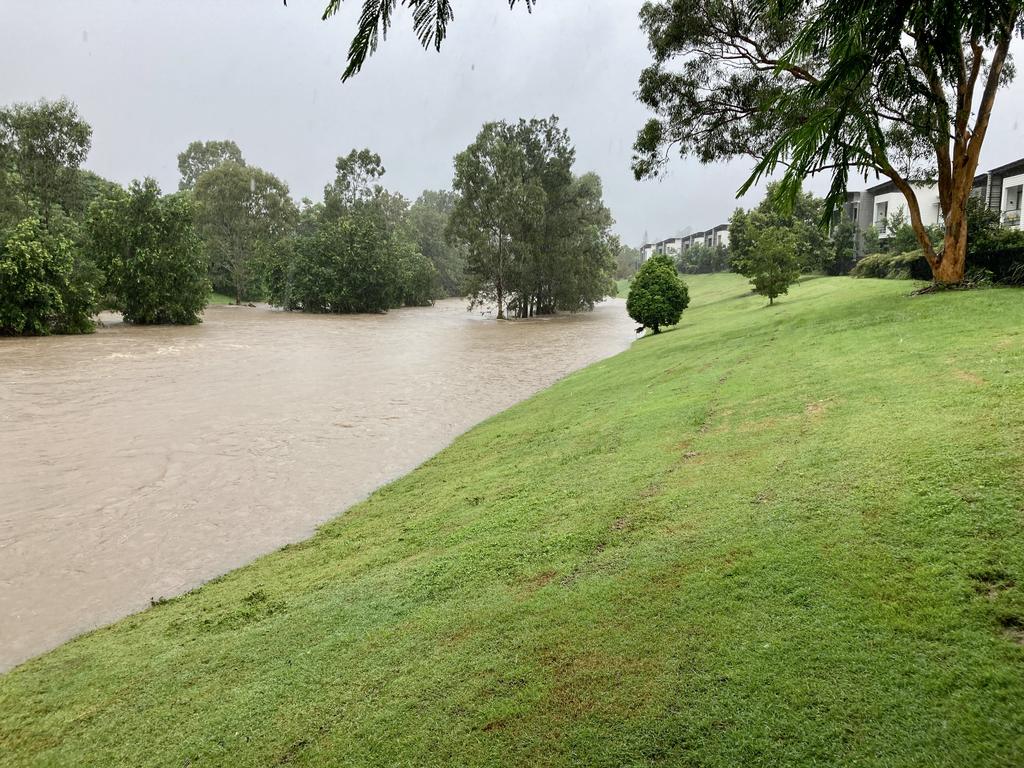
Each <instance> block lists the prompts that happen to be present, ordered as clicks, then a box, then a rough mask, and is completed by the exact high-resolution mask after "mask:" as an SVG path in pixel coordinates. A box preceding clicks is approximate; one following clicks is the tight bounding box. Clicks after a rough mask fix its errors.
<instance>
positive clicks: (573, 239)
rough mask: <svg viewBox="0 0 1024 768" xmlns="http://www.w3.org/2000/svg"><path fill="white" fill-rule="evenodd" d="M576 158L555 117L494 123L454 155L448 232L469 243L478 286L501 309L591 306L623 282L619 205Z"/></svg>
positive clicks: (469, 272) (521, 312)
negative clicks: (616, 226) (615, 227)
mask: <svg viewBox="0 0 1024 768" xmlns="http://www.w3.org/2000/svg"><path fill="white" fill-rule="evenodd" d="M574 160H575V150H574V149H573V147H572V144H571V142H570V140H569V135H568V133H567V132H566V131H565V130H564V129H562V128H560V127H559V126H558V118H556V117H551V118H548V119H545V120H529V121H527V120H520V121H519V123H518V124H509V123H506V122H499V123H487V124H485V125H484V126H483V128H482V129H481V131H480V133H479V134H478V136H477V138H476V140H475V141H474V142H473V143H472V144H471V145H470V146H469V147H467V148H466V149H465V150H464V151H463V152H460V153H459V154H458V155H457V156H456V158H455V182H454V187H455V190H456V192H457V194H458V201H457V203H456V205H455V209H454V211H453V212H452V216H451V220H450V223H449V234H450V236H451V237H452V239H454V240H455V241H457V242H459V243H461V244H462V245H464V246H465V248H466V250H467V265H466V278H467V288H468V290H469V293H470V296H471V297H472V299H473V301H474V302H476V303H479V302H485V301H494V302H496V303H497V305H498V318H499V319H501V318H504V317H505V312H506V310H510V311H511V312H512V314H514V315H515V316H518V317H530V316H533V315H537V314H541V315H543V314H551V313H553V312H555V311H570V312H575V311H578V310H586V309H592V308H593V306H594V303H595V302H596V301H599V300H600V299H602V298H604V297H605V296H608V295H610V294H611V293H612V292H613V291H614V284H613V282H612V279H611V275H612V273H613V272H614V270H615V262H614V259H613V256H612V252H611V245H612V240H611V234H610V231H609V228H610V227H611V223H612V219H611V214H610V213H609V211H608V209H607V208H606V207H605V205H604V203H603V201H602V191H601V182H600V179H599V178H598V177H597V176H596V175H594V174H584V175H583V176H580V177H576V176H574V175H573V173H572V165H573V162H574Z"/></svg>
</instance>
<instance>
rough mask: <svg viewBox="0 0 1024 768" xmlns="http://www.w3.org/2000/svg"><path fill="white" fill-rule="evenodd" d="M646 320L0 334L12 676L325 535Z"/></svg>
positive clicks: (220, 315) (0, 571)
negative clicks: (381, 489)
mask: <svg viewBox="0 0 1024 768" xmlns="http://www.w3.org/2000/svg"><path fill="white" fill-rule="evenodd" d="M633 329H634V323H633V322H632V321H630V320H629V318H628V317H627V316H626V312H625V303H624V302H623V301H621V300H611V301H608V302H605V303H603V304H601V305H599V306H598V307H597V309H596V310H595V311H594V312H592V313H584V314H580V315H573V316H558V317H552V318H542V319H536V320H517V321H514V322H507V323H499V322H496V321H495V320H493V319H491V318H488V317H483V316H481V315H480V314H479V313H478V312H472V313H468V312H466V311H465V303H464V302H462V301H459V300H449V301H443V302H439V303H438V304H437V305H436V306H434V307H426V308H416V309H402V310H397V311H392V312H389V313H388V314H386V315H355V316H344V317H338V316H324V315H319V316H318V315H302V314H297V313H286V312H278V311H272V310H269V309H266V308H248V307H224V306H214V307H210V308H208V309H207V311H206V314H205V319H204V322H203V323H202V324H201V325H197V326H187V327H182V326H176V327H171V326H168V327H150V328H145V327H133V326H130V325H126V324H123V323H120V322H108V324H107V325H106V326H105V327H103V328H101V329H100V330H98V331H97V332H96V333H95V334H92V335H89V336H63V337H49V338H36V339H0V670H4V669H8V668H10V667H11V666H13V665H15V664H17V663H19V662H21V661H23V660H25V659H27V658H29V657H31V656H34V655H36V654H38V653H41V652H43V651H46V650H48V649H50V648H53V647H55V646H56V645H58V644H60V643H61V642H64V641H65V640H68V639H69V638H71V637H74V636H75V635H77V634H80V633H81V632H83V631H86V630H89V629H92V628H94V627H97V626H101V625H104V624H107V623H110V622H111V621H114V620H116V619H118V618H120V617H122V616H125V615H127V614H129V613H132V612H134V611H137V610H139V609H141V608H144V607H145V606H147V605H148V604H149V602H150V600H151V599H153V598H160V597H169V596H172V595H177V594H180V593H182V592H184V591H187V590H189V589H191V588H193V587H195V586H197V585H199V584H201V583H203V582H204V581H207V580H209V579H210V578H213V577H214V576H217V575H219V574H221V573H224V572H226V571H228V570H231V569H232V568H235V567H237V566H239V565H242V564H244V563H246V562H249V561H250V560H252V559H253V558H255V557H257V556H258V555H260V554H263V553H265V552H269V551H272V550H274V549H277V548H278V547H280V546H282V545H284V544H285V543H287V542H292V541H297V540H301V539H303V538H306V537H308V536H309V535H310V534H311V533H312V532H313V531H314V530H315V529H316V527H317V525H319V524H320V523H322V522H324V521H325V520H327V519H328V518H330V517H333V516H334V515H337V514H338V513H340V512H342V511H343V510H344V509H345V508H346V507H348V506H350V505H351V504H353V503H354V502H356V501H358V500H360V499H362V498H364V497H365V496H367V495H368V494H369V493H370V492H371V491H372V490H373V489H374V488H376V487H378V486H380V485H381V484H383V483H385V482H387V481H389V480H391V479H394V478H395V477H398V476H399V475H402V474H403V473H405V472H408V471H409V470H411V469H413V468H414V467H415V466H417V465H418V464H420V463H421V462H423V461H424V460H425V459H427V458H429V457H430V456H431V455H433V454H435V453H436V452H437V451H439V450H441V449H442V448H444V447H445V446H446V445H447V444H448V443H450V442H451V440H452V439H453V438H454V437H455V436H457V435H458V434H460V433H462V432H464V431H465V430H466V429H468V428H469V427H471V426H472V425H473V424H476V423H477V422H479V421H481V420H483V419H484V418H486V417H488V416H490V415H493V414H495V413H497V412H499V411H501V410H503V409H505V408H507V407H508V406H510V405H512V404H513V403H515V402H518V401H519V400H522V399H524V398H526V397H528V396H529V395H531V394H533V393H534V392H536V391H538V390H540V389H542V388H544V387H546V386H548V385H549V384H551V383H552V382H554V381H556V380H557V379H559V378H561V377H563V376H565V375H566V374H568V373H570V372H571V371H573V370H576V369H578V368H581V367H583V366H585V365H587V364H589V363H591V362H594V361H596V360H599V359H602V358H604V357H608V356H610V355H612V354H615V353H616V352H619V351H621V350H623V349H625V348H626V347H627V346H628V345H629V343H630V341H631V340H632V339H633V338H634V335H633Z"/></svg>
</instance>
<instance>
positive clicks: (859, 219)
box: [640, 158, 1024, 261]
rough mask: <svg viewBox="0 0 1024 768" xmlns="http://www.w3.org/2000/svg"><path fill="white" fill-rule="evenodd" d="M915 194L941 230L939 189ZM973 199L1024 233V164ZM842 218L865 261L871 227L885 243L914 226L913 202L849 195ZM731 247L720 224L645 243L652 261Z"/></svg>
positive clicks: (984, 176)
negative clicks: (897, 230) (895, 227)
mask: <svg viewBox="0 0 1024 768" xmlns="http://www.w3.org/2000/svg"><path fill="white" fill-rule="evenodd" d="M912 186H913V188H914V193H915V195H916V196H917V202H918V205H919V206H920V208H921V218H922V220H923V221H924V223H925V225H926V226H930V225H941V224H942V223H943V220H942V210H941V207H940V205H939V191H938V187H937V186H936V185H935V184H914V185H912ZM971 194H972V195H975V196H977V197H979V198H981V199H982V200H984V201H985V202H986V204H987V205H988V207H989V208H990V209H992V210H994V211H999V219H1000V221H1001V222H1002V224H1003V226H1006V227H1017V228H1024V220H1022V216H1021V206H1022V204H1024V158H1021V159H1020V160H1015V161H1013V162H1012V163H1007V164H1006V165H1001V166H999V167H998V168H993V169H992V170H990V171H986V172H985V173H981V174H978V175H977V176H976V177H975V178H974V187H973V189H972V190H971ZM840 215H842V216H845V217H846V218H847V219H850V220H852V221H855V222H856V223H857V253H858V255H859V256H860V255H863V246H864V233H865V232H866V231H867V230H868V229H869V228H871V227H874V228H875V230H876V231H877V232H878V236H879V239H881V240H885V239H886V238H888V237H891V236H892V233H891V232H890V231H889V224H890V222H891V221H892V219H894V218H896V219H898V218H901V217H902V218H903V219H905V220H907V221H909V218H910V217H909V214H908V213H907V200H906V198H905V197H904V196H903V193H902V192H900V191H899V190H898V189H897V188H896V185H895V184H894V183H893V182H891V181H886V182H883V183H881V184H876V185H875V186H873V187H868V188H867V189H865V190H863V191H861V192H848V193H847V194H846V204H845V205H844V206H843V210H842V212H841V213H839V212H837V214H836V218H835V219H834V223H838V217H839V216H840ZM697 244H701V245H723V246H728V245H729V225H728V224H719V225H718V226H716V227H712V228H711V229H707V230H704V231H703V232H692V233H690V234H688V235H681V236H677V237H669V238H666V239H664V240H659V241H658V242H656V243H644V245H643V246H642V247H641V249H640V252H641V254H642V255H643V260H644V261H647V259H649V258H650V257H651V256H652V255H653V254H655V253H665V254H670V255H673V256H678V255H679V254H681V253H683V252H685V251H686V249H688V248H692V247H693V246H694V245H697Z"/></svg>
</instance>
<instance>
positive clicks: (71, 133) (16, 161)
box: [0, 99, 92, 219]
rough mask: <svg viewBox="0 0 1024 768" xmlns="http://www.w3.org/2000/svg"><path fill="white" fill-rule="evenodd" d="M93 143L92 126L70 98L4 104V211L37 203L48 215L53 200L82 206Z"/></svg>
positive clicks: (0, 153) (0, 188)
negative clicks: (82, 175) (82, 176)
mask: <svg viewBox="0 0 1024 768" xmlns="http://www.w3.org/2000/svg"><path fill="white" fill-rule="evenodd" d="M91 146H92V128H91V127H90V126H89V124H88V123H86V122H85V121H84V120H83V119H82V118H81V117H80V116H79V114H78V108H77V107H76V106H75V105H74V104H73V103H72V102H70V101H68V100H67V99H58V100H57V101H46V100H45V99H43V100H41V101H38V102H36V103H34V104H14V105H11V106H9V107H4V108H2V109H0V176H2V178H0V197H2V198H3V199H0V210H3V209H7V210H11V209H15V208H19V209H21V212H22V213H24V212H25V211H24V206H25V205H28V206H34V207H35V208H37V209H38V212H39V214H40V215H42V216H43V218H44V219H45V218H48V217H49V216H50V214H51V210H50V209H51V207H52V206H54V205H59V206H61V207H63V208H64V209H65V210H70V209H72V208H75V207H77V206H78V204H79V202H80V200H79V193H80V192H81V188H80V186H79V170H78V169H79V166H80V165H81V164H82V162H83V161H84V160H85V158H86V156H87V155H88V154H89V148H90V147H91ZM14 196H20V197H21V200H20V204H16V203H15V201H14V200H13V198H14Z"/></svg>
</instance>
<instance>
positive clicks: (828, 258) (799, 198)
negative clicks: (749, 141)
mask: <svg viewBox="0 0 1024 768" xmlns="http://www.w3.org/2000/svg"><path fill="white" fill-rule="evenodd" d="M780 195H781V190H780V187H779V185H778V184H777V183H772V184H769V185H768V189H767V192H766V194H765V197H764V199H763V200H762V201H761V203H760V204H759V205H758V206H757V207H756V208H754V209H752V210H751V211H748V212H744V211H743V210H742V209H739V208H738V209H736V211H735V212H734V213H733V215H732V218H731V219H730V222H729V253H730V257H729V258H730V260H731V265H732V269H733V271H735V272H739V273H740V274H745V272H744V269H745V266H744V262H745V260H747V259H748V258H749V257H750V256H751V254H753V253H754V251H755V250H756V245H755V241H756V239H757V236H758V234H759V233H760V232H762V231H763V230H764V229H766V228H769V227H777V228H781V229H785V230H787V231H789V232H790V233H791V234H792V235H793V252H794V255H795V258H796V263H797V266H798V268H799V269H800V270H801V271H803V272H823V271H825V270H826V269H828V267H829V265H830V264H831V263H832V260H833V256H834V253H833V251H834V247H833V245H832V244H831V243H830V242H829V239H828V236H827V234H826V232H825V230H824V228H823V226H822V223H821V217H822V211H823V210H824V201H822V199H821V198H819V197H815V196H814V195H812V194H811V193H809V192H801V193H799V194H797V195H796V197H795V198H793V200H792V204H791V205H790V206H789V207H788V209H787V207H786V206H783V205H780V203H779V197H780ZM851 266H852V265H851Z"/></svg>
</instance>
